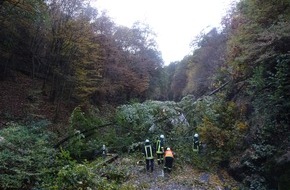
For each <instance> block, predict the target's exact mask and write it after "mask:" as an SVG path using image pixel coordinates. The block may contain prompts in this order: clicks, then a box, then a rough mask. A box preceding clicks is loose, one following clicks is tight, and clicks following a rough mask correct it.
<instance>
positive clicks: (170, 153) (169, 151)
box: [164, 150, 174, 158]
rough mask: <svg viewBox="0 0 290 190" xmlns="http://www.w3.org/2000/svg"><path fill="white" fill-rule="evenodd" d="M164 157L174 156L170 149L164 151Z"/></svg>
mask: <svg viewBox="0 0 290 190" xmlns="http://www.w3.org/2000/svg"><path fill="white" fill-rule="evenodd" d="M164 157H165V158H166V157H171V158H173V157H174V156H173V152H172V150H166V151H165V154H164Z"/></svg>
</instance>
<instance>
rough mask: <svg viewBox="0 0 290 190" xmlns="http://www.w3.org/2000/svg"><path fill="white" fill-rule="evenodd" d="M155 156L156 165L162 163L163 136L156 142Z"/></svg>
mask: <svg viewBox="0 0 290 190" xmlns="http://www.w3.org/2000/svg"><path fill="white" fill-rule="evenodd" d="M156 155H157V162H158V165H160V164H163V163H164V135H160V138H159V139H157V141H156Z"/></svg>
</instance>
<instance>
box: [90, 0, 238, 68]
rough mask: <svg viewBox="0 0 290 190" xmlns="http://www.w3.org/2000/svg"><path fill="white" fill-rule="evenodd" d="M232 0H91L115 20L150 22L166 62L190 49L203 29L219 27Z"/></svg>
mask: <svg viewBox="0 0 290 190" xmlns="http://www.w3.org/2000/svg"><path fill="white" fill-rule="evenodd" d="M233 1H234V0H94V2H93V5H94V6H96V8H97V9H98V10H99V11H102V10H106V11H107V14H108V15H109V16H110V17H111V18H112V19H113V20H114V22H115V23H116V24H119V25H124V26H127V27H131V26H132V24H133V23H134V22H136V21H141V22H145V23H147V24H149V26H150V27H151V29H152V30H153V31H154V32H155V33H156V34H157V38H156V41H157V43H158V47H159V50H160V51H161V53H162V57H163V60H164V62H165V65H168V64H169V63H170V62H173V61H180V60H182V58H183V57H184V56H186V55H188V54H189V53H190V46H189V44H190V42H191V41H192V40H193V39H194V38H195V36H197V35H198V34H199V33H200V32H201V31H202V30H203V29H206V28H212V27H218V26H219V25H220V21H221V18H222V17H223V16H224V15H225V14H226V11H227V10H228V9H229V7H230V4H231V2H233Z"/></svg>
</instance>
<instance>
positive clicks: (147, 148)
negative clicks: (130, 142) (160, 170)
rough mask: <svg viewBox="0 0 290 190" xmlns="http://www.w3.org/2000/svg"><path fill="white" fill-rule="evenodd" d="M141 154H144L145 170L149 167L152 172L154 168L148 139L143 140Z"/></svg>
mask: <svg viewBox="0 0 290 190" xmlns="http://www.w3.org/2000/svg"><path fill="white" fill-rule="evenodd" d="M143 154H144V156H145V161H146V170H147V171H149V169H151V172H153V169H154V157H153V148H152V145H151V144H150V141H149V140H148V139H146V140H145V145H144V149H143Z"/></svg>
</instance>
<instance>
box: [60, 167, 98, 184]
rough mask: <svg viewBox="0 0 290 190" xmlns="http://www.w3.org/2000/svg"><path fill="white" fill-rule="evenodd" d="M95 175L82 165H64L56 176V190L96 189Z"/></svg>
mask: <svg viewBox="0 0 290 190" xmlns="http://www.w3.org/2000/svg"><path fill="white" fill-rule="evenodd" d="M95 178H96V174H95V173H94V172H93V171H92V170H91V169H90V168H88V167H87V166H86V165H84V164H75V165H72V164H70V165H66V166H64V167H63V168H62V169H61V170H60V171H59V172H58V174H57V178H56V181H57V182H56V183H57V188H56V189H71V190H73V189H96V188H94V187H95V186H97V180H95Z"/></svg>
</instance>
